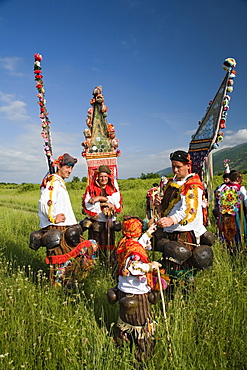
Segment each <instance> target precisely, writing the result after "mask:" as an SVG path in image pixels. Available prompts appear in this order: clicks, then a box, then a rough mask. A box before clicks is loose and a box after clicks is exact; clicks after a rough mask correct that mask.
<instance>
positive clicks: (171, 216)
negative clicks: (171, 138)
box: [155, 150, 214, 275]
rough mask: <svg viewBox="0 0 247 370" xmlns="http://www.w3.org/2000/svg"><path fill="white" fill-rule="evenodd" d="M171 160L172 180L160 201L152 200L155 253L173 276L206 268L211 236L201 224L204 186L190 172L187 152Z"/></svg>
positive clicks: (209, 254)
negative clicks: (154, 225)
mask: <svg viewBox="0 0 247 370" xmlns="http://www.w3.org/2000/svg"><path fill="white" fill-rule="evenodd" d="M170 160H171V164H172V170H173V174H174V177H173V178H171V179H169V181H168V183H167V185H166V187H165V189H164V196H163V198H161V197H159V196H157V197H156V200H155V204H156V209H157V211H158V213H159V214H160V215H161V217H160V219H159V220H158V221H157V225H158V230H157V232H156V233H155V234H156V243H155V250H158V251H160V252H163V260H164V261H165V265H166V266H165V267H166V268H167V270H169V271H170V272H171V271H174V274H175V271H180V272H181V270H187V269H191V268H192V267H196V268H200V269H206V268H209V267H211V266H212V260H213V252H212V249H211V248H210V246H211V245H212V244H213V242H214V237H213V235H212V233H209V232H207V230H206V228H205V226H204V225H203V213H202V207H203V190H204V189H203V184H202V182H201V180H200V177H199V176H198V175H197V174H195V173H191V164H192V163H191V160H190V155H189V154H188V153H186V152H184V151H182V150H177V151H175V152H174V153H171V155H170ZM175 275H181V274H175Z"/></svg>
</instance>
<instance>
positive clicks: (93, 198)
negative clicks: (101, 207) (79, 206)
mask: <svg viewBox="0 0 247 370" xmlns="http://www.w3.org/2000/svg"><path fill="white" fill-rule="evenodd" d="M96 202H99V197H98V196H97V197H92V198H90V199H89V201H88V203H90V204H94V203H96Z"/></svg>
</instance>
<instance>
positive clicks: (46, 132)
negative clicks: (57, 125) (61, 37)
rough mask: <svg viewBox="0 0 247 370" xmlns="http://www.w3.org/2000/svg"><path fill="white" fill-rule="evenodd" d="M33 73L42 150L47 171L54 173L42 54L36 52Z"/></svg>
mask: <svg viewBox="0 0 247 370" xmlns="http://www.w3.org/2000/svg"><path fill="white" fill-rule="evenodd" d="M34 60H35V62H34V75H35V81H36V88H37V90H38V95H37V97H38V99H39V101H38V104H39V106H40V115H39V117H40V119H41V127H42V132H41V135H42V137H43V139H44V152H45V155H46V158H47V162H48V168H49V173H54V172H55V169H54V167H53V166H52V163H53V157H52V145H51V134H50V120H49V118H48V114H49V113H48V112H47V109H46V99H45V89H44V82H43V76H42V71H41V70H42V68H41V66H40V62H41V61H42V55H40V54H38V53H36V54H34Z"/></svg>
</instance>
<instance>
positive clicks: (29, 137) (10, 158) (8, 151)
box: [0, 124, 87, 183]
mask: <svg viewBox="0 0 247 370" xmlns="http://www.w3.org/2000/svg"><path fill="white" fill-rule="evenodd" d="M40 132H41V127H40V126H39V125H34V124H25V125H24V126H23V134H22V135H20V136H19V137H18V138H17V139H16V140H15V141H11V142H10V143H9V144H8V145H6V146H4V145H0V151H1V153H4V158H5V160H4V163H3V164H2V166H1V169H0V178H1V182H14V183H23V182H26V183H29V182H31V183H40V182H41V181H42V178H43V177H44V176H45V174H46V172H47V162H46V157H45V154H44V151H43V139H42V137H41V135H40ZM53 135H54V138H55V140H54V145H53V154H54V158H57V157H58V156H59V155H61V154H63V153H65V152H68V153H70V154H71V155H72V156H75V157H77V158H78V163H77V165H76V166H75V168H74V170H73V173H72V177H71V179H72V178H73V176H78V177H79V178H82V177H84V176H87V168H86V161H85V160H84V159H83V158H82V157H81V155H80V144H79V143H80V142H79V137H78V135H73V134H71V135H69V134H67V133H66V134H65V133H62V132H53ZM53 135H52V137H53Z"/></svg>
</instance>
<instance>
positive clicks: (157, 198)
mask: <svg viewBox="0 0 247 370" xmlns="http://www.w3.org/2000/svg"><path fill="white" fill-rule="evenodd" d="M161 201H162V198H161V197H160V196H159V194H156V195H155V198H154V205H155V206H159V205H160V204H161Z"/></svg>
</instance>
